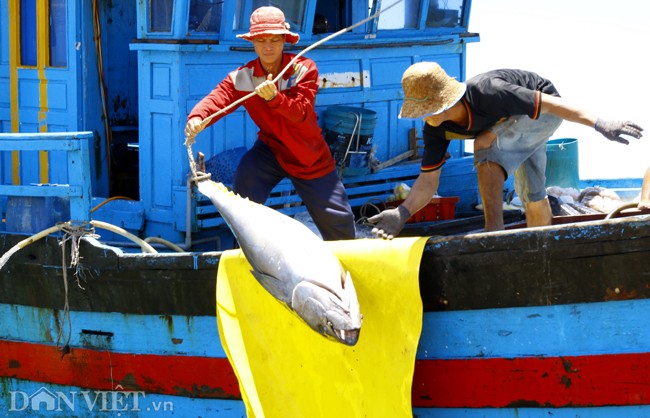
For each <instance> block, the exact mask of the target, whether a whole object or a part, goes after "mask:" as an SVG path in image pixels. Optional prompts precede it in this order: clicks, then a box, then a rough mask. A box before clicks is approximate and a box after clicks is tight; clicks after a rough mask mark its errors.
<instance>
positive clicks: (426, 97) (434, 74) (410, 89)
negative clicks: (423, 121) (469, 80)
mask: <svg viewBox="0 0 650 418" xmlns="http://www.w3.org/2000/svg"><path fill="white" fill-rule="evenodd" d="M466 88H467V87H466V86H465V83H460V82H458V81H457V80H456V79H455V78H453V77H450V76H448V75H447V73H446V72H445V70H443V69H442V67H440V65H438V63H436V62H418V63H416V64H413V65H411V66H410V67H409V68H407V69H406V71H404V75H403V76H402V89H403V90H404V104H403V105H402V110H401V111H400V114H399V117H400V118H406V119H416V118H421V117H424V116H429V115H437V114H439V113H442V112H444V111H445V110H447V109H449V108H450V107H452V106H453V105H454V104H456V103H457V102H458V101H459V100H460V99H461V98H462V97H463V95H464V94H465V90H466Z"/></svg>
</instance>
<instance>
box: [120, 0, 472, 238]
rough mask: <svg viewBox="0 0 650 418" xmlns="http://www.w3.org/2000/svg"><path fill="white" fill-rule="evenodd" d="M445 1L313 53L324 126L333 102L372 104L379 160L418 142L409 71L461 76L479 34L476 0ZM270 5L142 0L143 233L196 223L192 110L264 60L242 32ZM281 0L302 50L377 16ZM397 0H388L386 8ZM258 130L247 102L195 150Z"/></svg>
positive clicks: (224, 145)
mask: <svg viewBox="0 0 650 418" xmlns="http://www.w3.org/2000/svg"><path fill="white" fill-rule="evenodd" d="M370 3H371V5H372V2H370ZM438 3H439V2H438V1H434V0H405V1H403V2H402V3H400V4H399V5H397V6H395V7H394V8H392V9H390V10H388V11H386V12H385V13H382V15H381V16H380V18H379V21H378V22H373V21H371V22H369V23H368V24H365V25H361V26H359V27H358V28H356V29H354V30H353V31H351V32H347V33H344V34H342V35H340V36H338V37H336V38H334V39H332V40H330V41H328V42H327V43H325V44H323V45H322V46H320V47H318V48H315V49H313V50H311V51H309V52H308V53H307V54H306V56H307V57H309V58H311V59H313V60H314V61H315V62H316V63H317V65H318V68H319V75H320V89H319V92H318V94H317V96H316V110H317V113H318V114H319V118H320V121H321V127H323V123H322V120H323V112H324V111H325V110H326V109H327V108H328V106H332V105H347V106H355V107H364V108H367V109H371V110H373V111H375V112H376V113H377V127H376V129H375V132H374V137H373V144H374V145H376V147H377V148H376V156H377V158H378V159H379V160H380V161H385V160H388V159H390V158H392V157H395V156H397V155H399V154H401V153H403V152H405V151H407V150H408V149H409V140H408V132H409V130H410V129H411V128H414V127H415V128H418V129H420V128H421V126H422V125H421V121H412V120H400V119H398V117H397V116H398V114H399V110H400V106H401V103H402V99H403V93H402V89H401V75H402V73H403V71H404V70H405V69H406V68H407V67H408V66H410V65H411V64H412V63H414V62H417V61H425V60H435V61H437V62H439V63H440V64H441V65H442V66H443V67H444V68H445V69H446V70H447V71H448V72H449V74H450V75H452V76H455V77H457V78H458V79H460V80H464V78H465V53H466V44H467V42H475V41H478V36H477V35H475V34H470V33H468V31H467V27H468V23H469V10H470V6H471V1H470V0H466V1H464V2H463V1H462V0H457V1H449V2H445V4H448V7H449V9H445V10H440V9H438V8H437V5H438ZM265 4H268V2H261V1H251V0H242V1H237V2H235V1H227V2H223V3H221V2H213V1H192V2H185V1H173V0H160V1H157V2H153V1H151V2H140V3H139V4H138V7H139V9H138V39H137V40H136V41H135V42H133V43H132V44H131V49H132V50H134V51H137V53H138V71H139V75H138V79H139V95H138V96H139V109H140V113H139V120H140V126H139V130H140V179H139V181H140V199H141V200H142V202H143V205H144V208H145V211H146V218H147V231H146V234H145V235H164V234H166V233H167V234H168V232H169V225H170V224H172V225H173V230H174V231H176V232H177V236H176V237H170V236H168V235H167V236H164V237H165V238H168V239H180V238H181V237H182V236H183V234H184V232H185V230H186V229H187V228H186V225H188V223H187V217H186V215H187V212H186V208H187V174H188V172H189V162H188V158H187V150H186V148H185V146H183V141H184V136H183V129H184V126H185V122H186V117H187V114H188V113H189V112H190V111H191V109H192V107H193V106H194V105H195V104H196V103H197V102H198V101H199V100H201V98H202V97H203V96H205V95H206V94H207V93H209V92H210V91H211V90H212V89H213V88H214V87H215V86H216V85H217V84H218V83H219V82H220V81H221V80H222V79H223V78H224V77H226V76H227V74H228V73H229V72H230V71H232V70H233V69H235V68H236V67H238V66H240V65H242V64H244V63H246V62H248V61H250V60H251V59H254V58H255V54H254V50H253V48H252V45H251V44H250V43H249V42H248V41H245V40H242V39H239V38H237V37H236V35H237V34H241V33H245V32H247V31H248V26H249V23H248V19H249V16H250V13H251V12H252V10H254V9H255V8H257V7H259V6H261V5H265ZM273 4H274V5H277V6H279V7H280V8H282V9H283V11H284V13H285V15H286V16H287V20H288V21H290V22H291V30H292V31H295V32H297V33H299V34H300V41H299V43H298V44H297V45H295V46H292V45H288V44H287V45H286V47H285V51H288V52H294V53H298V52H299V51H301V50H303V49H304V48H306V47H308V46H310V45H312V44H313V43H315V42H316V41H318V40H320V39H322V38H324V37H326V36H329V35H330V34H332V33H334V32H336V31H338V30H340V29H343V28H345V27H348V26H350V25H352V24H354V23H356V22H358V21H360V20H363V19H364V18H366V17H368V16H369V13H372V11H370V10H372V9H369V7H368V5H369V2H368V1H367V0H365V1H357V0H354V1H352V0H347V1H346V0H341V1H334V2H333V1H331V0H329V1H323V0H320V1H317V0H301V1H296V0H291V1H289V0H287V1H276V2H273ZM391 4H392V2H390V1H384V2H381V5H382V7H384V9H385V8H387V7H388V6H390V5H391ZM200 9H201V12H200V13H198V11H199V10H200ZM201 16H203V17H201ZM314 16H318V17H316V18H315V17H314ZM436 16H437V18H439V19H440V20H437V18H436ZM219 18H221V20H219ZM325 20H326V21H327V25H328V26H329V27H326V26H325V24H324V21H325ZM373 27H375V28H378V29H373ZM200 28H206V29H208V31H203V30H199V29H200ZM314 32H320V33H314ZM256 135H257V127H256V126H255V125H254V124H253V122H252V121H251V119H250V118H249V117H248V115H247V114H246V113H245V111H244V110H243V107H240V108H239V109H238V110H237V111H236V112H234V113H233V114H231V115H229V116H227V117H225V118H223V119H221V120H220V121H219V122H217V123H216V124H214V125H213V126H212V127H210V128H208V129H206V130H205V131H204V132H202V133H201V134H199V136H197V142H196V144H195V145H194V146H193V151H194V154H195V155H196V153H197V152H199V151H200V152H202V153H204V154H205V155H206V158H209V157H211V156H214V155H216V154H218V153H220V152H223V151H225V150H228V149H232V148H236V147H242V146H245V147H250V146H251V145H252V144H253V142H254V141H255V139H256ZM450 152H451V154H452V156H453V157H463V156H464V148H463V143H462V141H454V143H453V144H452V146H451V147H450ZM195 227H196V225H194V228H195Z"/></svg>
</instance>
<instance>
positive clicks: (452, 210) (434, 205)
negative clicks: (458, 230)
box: [386, 196, 460, 223]
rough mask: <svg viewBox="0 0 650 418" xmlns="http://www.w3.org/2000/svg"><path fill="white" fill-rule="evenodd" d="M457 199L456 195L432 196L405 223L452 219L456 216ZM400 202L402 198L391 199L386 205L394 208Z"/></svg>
mask: <svg viewBox="0 0 650 418" xmlns="http://www.w3.org/2000/svg"><path fill="white" fill-rule="evenodd" d="M459 200H460V198H459V197H458V196H451V197H434V198H432V199H431V202H430V203H429V204H427V205H426V206H425V207H423V208H422V209H420V210H419V211H417V212H415V213H414V214H413V215H412V216H411V217H410V218H408V220H407V221H406V223H415V222H432V221H441V220H445V219H454V218H455V216H456V203H458V201H459ZM402 202H403V200H391V201H390V202H386V207H387V208H396V207H398V206H399V205H401V204H402Z"/></svg>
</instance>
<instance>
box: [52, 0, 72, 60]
mask: <svg viewBox="0 0 650 418" xmlns="http://www.w3.org/2000/svg"><path fill="white" fill-rule="evenodd" d="M49 20H50V65H51V66H52V67H66V66H67V65H68V58H67V54H66V45H67V43H68V42H67V40H66V26H67V25H66V0H50V19H49Z"/></svg>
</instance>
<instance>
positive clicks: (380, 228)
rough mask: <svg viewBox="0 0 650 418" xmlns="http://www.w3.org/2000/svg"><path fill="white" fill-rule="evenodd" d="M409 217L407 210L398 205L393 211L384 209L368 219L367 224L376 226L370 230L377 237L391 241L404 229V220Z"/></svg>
mask: <svg viewBox="0 0 650 418" xmlns="http://www.w3.org/2000/svg"><path fill="white" fill-rule="evenodd" d="M410 217H411V213H410V212H409V210H408V209H406V208H405V207H404V206H403V205H400V206H398V207H397V208H395V209H386V210H385V211H383V212H381V213H379V214H377V215H375V216H373V217H372V218H368V222H370V223H373V224H377V226H375V227H374V228H373V229H372V233H373V234H375V235H377V237H379V238H384V239H393V238H394V237H395V236H396V235H397V234H399V233H400V231H401V230H402V228H404V224H405V223H406V220H407V219H408V218H410Z"/></svg>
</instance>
